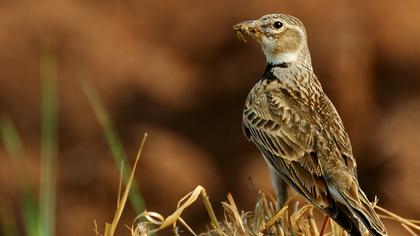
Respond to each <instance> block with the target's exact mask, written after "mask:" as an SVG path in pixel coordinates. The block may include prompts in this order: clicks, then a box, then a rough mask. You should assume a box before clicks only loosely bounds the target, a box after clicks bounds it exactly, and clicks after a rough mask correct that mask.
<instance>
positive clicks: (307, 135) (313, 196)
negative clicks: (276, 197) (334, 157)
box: [243, 91, 331, 208]
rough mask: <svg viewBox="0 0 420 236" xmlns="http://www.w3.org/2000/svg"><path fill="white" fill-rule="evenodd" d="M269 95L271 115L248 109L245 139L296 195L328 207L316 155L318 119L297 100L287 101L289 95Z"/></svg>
mask: <svg viewBox="0 0 420 236" xmlns="http://www.w3.org/2000/svg"><path fill="white" fill-rule="evenodd" d="M266 95H267V102H268V104H269V107H268V110H269V112H268V113H269V115H267V116H264V117H263V116H261V115H259V114H261V112H258V111H256V110H254V109H252V108H250V107H245V111H244V117H243V121H244V132H245V134H246V136H248V138H249V139H250V140H252V141H253V142H254V143H255V144H256V145H257V147H258V149H259V150H260V151H261V152H262V153H263V155H264V156H265V158H266V159H267V161H268V162H269V163H270V164H271V165H272V166H273V167H274V169H276V170H277V171H278V172H279V174H280V175H281V176H282V177H283V178H284V179H285V181H286V182H288V184H289V185H291V186H292V187H293V188H294V189H295V190H296V191H298V192H300V193H301V194H303V195H304V196H305V197H306V198H307V199H308V200H310V201H311V202H313V204H315V205H316V206H318V207H320V208H326V207H329V204H331V203H330V202H331V201H329V200H328V198H329V196H328V188H327V183H326V181H325V178H324V177H323V173H322V169H321V166H320V164H319V161H318V155H317V153H316V152H315V150H316V149H315V143H316V140H315V138H316V134H315V133H316V132H317V130H319V128H318V127H317V124H318V122H316V115H315V114H311V111H310V108H309V107H308V106H304V105H301V104H300V103H299V101H298V100H297V98H295V99H291V98H290V97H285V96H292V94H291V93H289V92H287V91H278V92H270V93H267V94H266ZM284 101H288V104H284V103H283V102H284ZM297 106H300V107H297ZM298 111H299V112H298Z"/></svg>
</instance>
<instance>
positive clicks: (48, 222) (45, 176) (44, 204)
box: [40, 46, 57, 236]
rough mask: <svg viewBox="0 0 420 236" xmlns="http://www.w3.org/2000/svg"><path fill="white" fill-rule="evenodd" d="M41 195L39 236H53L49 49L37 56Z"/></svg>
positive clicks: (53, 107) (53, 100)
mask: <svg viewBox="0 0 420 236" xmlns="http://www.w3.org/2000/svg"><path fill="white" fill-rule="evenodd" d="M41 83H42V92H41V96H42V101H41V108H42V111H41V113H42V114H41V115H42V119H41V123H42V124H41V130H42V131H41V132H42V143H41V156H42V157H41V192H40V215H41V227H40V235H43V236H52V235H54V226H55V220H54V219H55V215H54V212H55V166H56V163H55V162H56V160H55V158H56V155H57V87H56V86H57V84H56V83H57V66H56V58H55V55H54V53H53V51H52V49H51V47H47V46H45V47H43V48H42V52H41Z"/></svg>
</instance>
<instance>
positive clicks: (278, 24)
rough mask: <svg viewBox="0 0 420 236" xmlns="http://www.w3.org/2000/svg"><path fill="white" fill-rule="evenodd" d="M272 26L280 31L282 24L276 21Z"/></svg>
mask: <svg viewBox="0 0 420 236" xmlns="http://www.w3.org/2000/svg"><path fill="white" fill-rule="evenodd" d="M273 26H274V28H276V29H280V28H281V27H283V23H281V22H280V21H276V22H274V24H273Z"/></svg>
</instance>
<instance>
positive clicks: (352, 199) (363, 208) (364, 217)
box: [329, 184, 388, 236]
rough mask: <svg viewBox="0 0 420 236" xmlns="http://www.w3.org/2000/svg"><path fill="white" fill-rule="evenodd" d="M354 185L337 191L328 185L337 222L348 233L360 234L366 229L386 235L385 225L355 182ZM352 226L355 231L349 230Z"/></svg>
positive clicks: (379, 234)
mask: <svg viewBox="0 0 420 236" xmlns="http://www.w3.org/2000/svg"><path fill="white" fill-rule="evenodd" d="M354 187H355V188H346V189H345V190H344V191H338V190H337V188H336V187H335V186H329V190H330V193H331V194H332V196H333V198H334V200H335V205H336V206H335V208H336V211H337V212H336V215H337V217H335V218H337V219H335V220H336V221H337V223H338V224H340V225H341V226H342V227H343V228H345V229H346V231H347V232H349V233H350V235H361V234H362V233H363V232H364V231H365V230H366V229H367V230H369V232H370V233H371V234H372V235H374V236H387V235H388V234H387V232H386V229H385V226H384V225H383V223H382V222H381V220H380V219H379V216H378V215H377V214H376V212H375V210H374V209H373V206H372V204H371V203H370V202H369V200H368V198H367V197H366V195H365V194H364V193H363V191H362V190H361V189H360V187H359V186H358V185H357V184H356V185H354ZM341 215H342V216H341ZM333 216H334V215H333ZM340 216H341V217H340ZM354 228H357V230H355V231H357V233H356V232H354V233H352V232H351V231H353V230H354Z"/></svg>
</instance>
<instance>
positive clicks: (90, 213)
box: [0, 0, 420, 236]
mask: <svg viewBox="0 0 420 236" xmlns="http://www.w3.org/2000/svg"><path fill="white" fill-rule="evenodd" d="M419 11H420V1H418V0H402V1H399V2H395V1H391V0H383V1H379V0H371V1H362V0H359V1H333V0H328V1H315V0H298V1H297V0H288V1H220V0H214V1H194V0H186V1H168V0H161V1H158V2H157V1H155V2H153V1H144V0H136V1H131V0H127V1H115V0H114V1H112V0H102V1H97V0H96V1H95V0H91V1H82V0H56V1H53V0H41V1H24V0H21V1H10V0H4V1H1V2H0V29H1V33H0V116H1V117H9V118H10V119H12V120H13V122H14V124H15V125H16V127H17V129H18V131H19V133H20V135H21V136H22V139H23V143H24V147H25V165H26V167H25V168H27V169H28V173H29V175H30V176H31V182H32V184H33V185H34V186H37V184H38V179H39V174H40V168H39V160H40V128H39V127H40V60H39V58H40V45H41V42H42V39H43V38H45V37H47V38H49V39H53V41H54V42H55V45H56V46H55V48H56V52H57V62H58V77H59V85H58V86H59V100H60V101H59V155H58V177H57V191H58V193H57V198H58V199H57V235H63V236H65V235H94V232H93V230H92V229H93V219H96V220H97V222H98V223H99V225H100V227H101V228H102V226H103V223H104V222H105V221H110V220H111V218H112V214H113V211H114V206H115V201H116V196H117V189H118V169H117V168H116V167H115V163H114V160H113V158H112V157H111V154H110V152H109V150H108V147H107V145H106V142H105V137H104V135H103V132H102V130H101V128H100V126H99V124H98V122H97V120H96V119H95V117H94V114H93V112H92V109H91V107H90V106H89V103H88V101H87V99H86V97H85V95H84V94H83V92H82V89H81V86H80V81H81V80H90V81H91V82H92V84H93V85H94V86H95V87H96V88H97V89H98V91H99V94H100V96H101V97H102V99H103V101H104V103H105V105H106V107H107V109H108V111H109V113H110V115H111V117H112V120H113V122H114V124H115V126H116V128H117V129H118V132H119V134H120V137H121V139H122V142H123V144H124V146H125V149H126V150H127V152H128V154H129V156H130V157H133V156H134V155H135V151H136V146H137V143H138V141H139V138H140V137H141V136H142V134H143V133H144V132H148V133H149V134H150V138H149V140H148V141H147V145H146V149H145V154H144V155H143V159H142V163H141V167H140V168H139V169H138V174H137V181H138V182H139V185H140V189H141V192H142V194H143V196H144V198H145V201H146V205H147V209H149V210H153V211H157V212H161V213H164V214H168V213H170V212H171V211H172V210H173V209H175V206H176V202H177V201H178V200H179V199H180V198H181V197H182V196H183V195H184V194H186V193H187V192H189V191H191V190H192V189H193V188H194V187H195V186H196V185H198V184H200V185H203V186H205V187H206V188H207V190H208V193H209V194H210V196H211V200H212V202H213V204H214V205H215V207H216V210H217V211H218V212H220V210H221V206H220V204H219V202H220V201H222V200H224V199H225V197H226V194H227V193H228V192H232V193H233V195H234V197H235V199H236V200H237V204H238V205H239V208H240V209H251V208H252V207H253V205H254V203H255V197H256V194H255V192H254V190H253V187H252V185H251V184H250V183H249V181H248V177H249V176H251V177H252V178H253V181H254V183H255V185H256V186H257V187H258V188H271V184H270V180H269V177H268V172H267V169H266V166H265V163H264V161H263V159H262V158H261V157H260V156H259V154H258V152H257V150H256V149H255V148H254V146H253V145H252V144H251V143H248V142H247V141H246V140H245V138H244V137H243V135H242V130H241V112H242V107H243V103H244V100H245V98H246V95H247V93H248V91H249V90H250V89H251V87H252V86H253V84H254V83H255V82H256V81H257V80H258V77H259V76H260V75H261V74H262V72H263V70H264V67H265V61H264V57H263V54H262V53H261V51H260V48H259V46H258V45H257V44H256V43H254V42H251V43H248V44H243V43H241V42H240V41H238V40H237V39H236V37H235V34H234V33H233V32H232V25H233V24H234V23H237V22H239V21H242V20H245V19H255V18H259V17H260V16H262V15H264V14H267V13H287V14H292V15H295V16H297V17H298V18H300V19H301V20H302V21H303V22H304V23H305V25H306V28H307V32H308V37H309V46H310V49H311V52H312V59H313V64H314V68H315V71H316V73H317V74H318V76H319V78H320V80H321V82H322V84H323V86H324V89H325V91H326V93H327V94H328V95H329V96H330V98H331V100H332V101H333V103H334V104H335V105H336V107H337V109H338V111H339V113H340V114H341V116H342V118H343V120H344V123H345V125H346V127H347V130H348V132H349V134H350V136H351V140H352V144H353V149H354V153H355V156H356V158H357V161H358V166H359V168H358V171H359V179H360V183H361V184H362V186H363V187H364V189H365V190H366V192H367V194H368V196H369V197H370V199H373V196H374V195H377V196H378V197H379V198H380V204H381V205H383V206H385V207H387V208H388V209H389V210H392V211H395V212H396V213H399V214H401V215H403V216H406V217H411V218H417V219H419V218H420V201H419V200H418V199H420V180H419V175H418V171H419V170H420V160H419V156H418V155H419V152H418V149H419V148H420V132H419V131H420V123H419V122H418V121H419V116H420V94H419V92H420V46H419V42H420V27H419V22H420V15H419ZM11 165H12V164H11V162H10V161H9V159H8V158H6V156H5V152H4V151H3V147H2V146H0V184H1V186H2V187H1V188H0V197H1V198H6V199H10V200H12V201H13V203H14V207H13V209H15V210H16V212H18V208H19V206H18V204H19V203H18V201H17V199H16V196H18V188H17V187H16V183H15V182H14V181H13V179H15V173H14V172H13V168H12V167H11ZM200 202H201V201H199V203H197V205H199V206H200V207H197V208H194V209H190V210H188V212H187V214H186V216H185V219H186V220H187V221H188V222H190V223H191V224H192V225H193V226H194V227H195V228H196V229H197V228H198V229H203V224H204V222H207V216H206V213H205V209H204V208H203V207H201V203H200ZM127 209H128V211H127V212H126V214H125V216H124V219H123V222H124V223H126V224H131V220H132V218H133V217H134V214H133V212H132V211H131V209H130V208H129V207H128V208H127ZM387 225H388V228H389V231H390V235H404V233H402V232H403V231H401V232H400V228H399V227H398V226H397V225H394V224H388V223H387ZM121 232H122V234H121V235H128V234H129V232H128V230H126V229H122V230H121ZM166 233H167V232H166ZM168 234H169V233H168ZM163 235H165V233H163Z"/></svg>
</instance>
